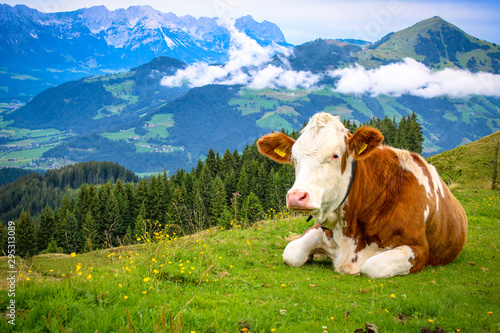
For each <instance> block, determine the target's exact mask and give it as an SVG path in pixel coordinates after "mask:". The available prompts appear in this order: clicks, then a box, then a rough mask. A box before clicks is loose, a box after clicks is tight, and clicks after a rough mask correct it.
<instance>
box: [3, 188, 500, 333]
mask: <svg viewBox="0 0 500 333" xmlns="http://www.w3.org/2000/svg"><path fill="white" fill-rule="evenodd" d="M455 194H456V196H457V198H458V199H459V200H460V201H461V202H462V204H463V206H464V208H465V209H466V212H467V215H468V217H469V235H468V239H467V243H466V246H465V248H464V249H463V251H462V253H461V254H460V255H459V257H458V258H457V259H456V260H455V261H454V262H452V263H451V264H449V265H447V266H443V267H427V268H425V270H424V271H423V272H422V273H420V274H415V275H409V276H400V277H394V278H390V279H384V280H371V279H368V278H366V277H361V276H343V275H339V274H338V273H335V272H334V271H333V269H332V266H331V262H330V261H329V260H327V259H322V258H317V259H315V261H314V262H313V263H311V264H307V265H306V266H304V267H302V268H294V267H288V266H285V265H284V264H283V263H282V257H281V254H282V252H283V249H284V248H285V246H286V244H287V243H288V241H287V240H286V238H287V237H288V236H289V235H290V233H297V234H299V233H302V232H303V231H304V230H305V229H306V228H307V226H308V224H309V223H307V222H306V221H305V220H306V219H305V218H303V217H300V218H291V217H288V215H280V216H272V218H273V220H270V221H265V222H263V223H261V224H257V225H254V226H239V225H237V224H236V223H233V228H232V229H231V230H220V229H211V230H208V231H203V232H200V233H198V234H196V235H193V236H188V237H183V238H179V239H177V238H176V237H177V236H178V235H176V234H175V233H170V235H166V234H165V233H164V232H163V231H161V230H158V232H157V233H156V235H154V237H153V239H149V238H147V237H143V238H147V239H146V243H143V244H140V245H133V246H123V247H120V248H113V249H109V250H104V251H100V252H93V253H87V254H78V255H76V256H75V257H71V256H69V255H41V256H36V257H34V258H33V261H22V260H20V259H18V258H16V266H15V269H16V271H17V277H16V291H15V298H14V299H15V306H16V310H15V313H16V321H15V324H16V326H12V325H10V324H8V323H7V321H6V320H1V321H0V330H1V331H2V332H14V331H15V332H34V331H44V332H76V331H78V332H96V331H98V332H120V331H122V332H323V331H327V332H341V331H342V332H353V331H354V330H356V329H364V328H365V324H366V323H371V324H374V325H376V326H377V327H378V329H379V332H420V330H421V329H422V328H424V327H428V328H430V329H432V330H434V329H436V328H437V327H441V328H443V329H445V331H446V332H459V331H461V332H493V331H498V330H499V329H500V326H499V322H500V302H499V297H498V289H499V283H500V276H499V275H498V272H499V271H500V265H499V261H498V260H497V259H495V256H498V249H497V245H498V237H497V231H498V220H499V219H500V211H499V207H498V205H493V204H492V203H493V202H495V201H496V202H498V199H499V198H498V193H496V192H492V191H479V192H478V191H474V190H459V191H458V192H456V193H455ZM270 213H271V212H270ZM274 218H277V219H276V220H274ZM160 229H161V228H160ZM141 241H144V239H141ZM0 267H1V269H0V275H1V279H0V281H1V288H2V290H1V291H0V311H1V312H3V313H4V315H3V317H4V318H5V317H6V314H7V313H8V312H7V305H8V304H10V303H9V302H10V299H12V297H11V296H9V295H8V292H7V289H8V288H7V285H6V281H7V280H6V274H7V273H6V272H7V271H8V269H7V260H6V258H5V257H3V258H1V259H0Z"/></svg>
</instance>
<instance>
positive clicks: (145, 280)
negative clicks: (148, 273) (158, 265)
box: [142, 277, 151, 282]
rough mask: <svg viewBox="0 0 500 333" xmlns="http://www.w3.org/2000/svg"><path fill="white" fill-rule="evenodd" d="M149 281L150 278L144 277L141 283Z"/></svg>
mask: <svg viewBox="0 0 500 333" xmlns="http://www.w3.org/2000/svg"><path fill="white" fill-rule="evenodd" d="M149 280H151V278H150V277H145V278H144V279H143V280H142V281H144V282H148V281H149Z"/></svg>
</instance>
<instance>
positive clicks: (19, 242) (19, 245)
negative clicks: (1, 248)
mask: <svg viewBox="0 0 500 333" xmlns="http://www.w3.org/2000/svg"><path fill="white" fill-rule="evenodd" d="M35 232H36V228H35V222H34V221H33V219H32V218H31V215H30V212H29V211H24V210H23V211H22V212H21V216H20V217H19V221H18V222H17V223H16V253H17V254H19V256H21V257H24V258H29V257H31V256H34V255H35V254H37V253H38V249H37V239H36V233H35Z"/></svg>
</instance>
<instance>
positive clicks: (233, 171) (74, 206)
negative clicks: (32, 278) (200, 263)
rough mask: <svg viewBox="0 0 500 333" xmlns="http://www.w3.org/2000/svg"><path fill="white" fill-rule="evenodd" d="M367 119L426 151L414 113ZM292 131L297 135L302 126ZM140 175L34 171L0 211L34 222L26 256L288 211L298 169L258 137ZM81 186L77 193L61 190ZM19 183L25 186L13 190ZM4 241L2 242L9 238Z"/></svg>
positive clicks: (7, 192)
mask: <svg viewBox="0 0 500 333" xmlns="http://www.w3.org/2000/svg"><path fill="white" fill-rule="evenodd" d="M344 124H345V126H346V127H347V128H348V129H350V130H351V131H354V130H355V129H356V127H357V126H356V124H354V123H352V122H350V121H348V120H346V121H345V122H344ZM368 125H370V126H374V127H377V128H379V129H380V130H381V131H382V133H384V135H385V137H386V140H385V142H386V143H387V144H390V145H393V146H396V147H400V148H405V149H410V150H413V151H416V152H421V151H422V143H423V136H422V132H421V131H422V127H421V126H420V124H419V123H418V121H417V117H416V114H412V115H409V116H408V117H406V118H402V120H401V122H399V123H397V122H396V121H395V120H394V119H390V118H388V117H385V118H384V119H372V120H371V121H370V123H368ZM290 136H292V137H294V138H297V137H298V132H295V131H293V132H291V133H290ZM113 166H114V168H112V169H109V168H110V167H113ZM96 168H97V169H98V170H100V172H96V171H97V170H96ZM135 180H136V178H135V177H134V176H132V175H131V174H130V172H128V171H125V170H124V169H120V168H118V167H117V166H116V165H114V164H106V163H97V162H92V163H83V164H77V165H75V166H71V167H66V168H63V169H61V170H58V171H49V172H47V175H45V176H43V177H42V176H39V175H37V174H36V175H30V176H27V177H24V178H22V179H19V180H18V181H16V182H14V183H12V184H8V185H4V186H3V187H2V188H0V189H1V191H0V193H1V194H2V197H1V198H0V200H2V201H1V202H2V205H1V206H0V212H2V214H3V215H1V217H0V218H1V219H2V221H4V223H5V222H7V221H8V220H14V219H17V218H18V217H19V219H18V222H17V226H18V227H17V228H18V230H19V229H22V230H30V232H26V233H22V234H20V235H18V238H19V239H18V243H17V244H21V245H19V246H18V247H19V248H20V254H21V255H23V256H27V255H33V254H35V253H38V252H40V251H49V252H54V251H61V252H66V253H69V252H74V251H77V252H83V251H88V250H91V249H97V248H103V247H107V246H110V245H113V246H115V245H119V244H122V243H130V242H132V243H133V242H136V241H140V239H141V238H142V235H143V234H144V232H147V233H154V232H157V231H158V230H165V229H167V230H168V233H169V234H172V233H173V232H175V233H177V234H190V233H193V232H195V231H198V230H202V229H206V228H209V227H212V226H219V227H221V228H232V227H236V226H238V225H240V224H242V223H251V222H254V221H257V220H259V219H262V218H264V217H265V216H266V214H267V215H269V214H271V215H274V214H277V213H279V212H284V211H286V201H285V197H286V193H287V191H288V189H289V188H290V187H291V185H292V183H293V181H294V169H293V167H292V166H291V165H280V164H277V163H275V162H273V161H271V160H270V159H268V158H266V157H264V156H263V155H261V154H260V153H259V152H258V150H257V145H256V142H254V144H253V145H251V146H248V145H247V146H246V147H245V148H244V149H243V151H242V152H241V154H240V153H238V151H236V150H235V151H234V152H233V153H231V151H230V150H226V152H225V153H224V154H223V155H222V156H220V155H219V154H218V153H215V152H214V150H213V149H210V151H209V152H208V154H207V158H206V160H205V161H204V162H203V161H201V160H200V161H198V164H197V166H196V168H193V169H192V170H191V172H186V171H185V170H183V169H181V170H178V171H177V173H176V174H174V175H172V176H170V177H169V176H168V174H167V173H166V172H163V173H159V174H157V175H154V176H152V177H150V178H144V179H142V180H140V181H139V182H138V183H133V182H134V181H135ZM113 181H116V183H114V184H113ZM98 184H101V185H98ZM80 185H81V186H80ZM78 186H80V188H79V190H78V191H77V192H76V193H75V191H71V192H67V191H64V188H65V187H70V188H76V187H78ZM20 187H24V188H25V189H26V191H16V188H17V189H19V188H20ZM61 197H62V198H61ZM9 198H14V200H16V198H18V199H19V200H16V201H11V200H9ZM4 200H5V201H4ZM15 203H19V204H17V205H16V204H15ZM21 207H22V208H24V209H22V208H21ZM42 209H43V211H42ZM40 211H41V214H40V216H38V215H37V214H38V213H39V212H40ZM35 214H36V215H37V216H36V218H33V216H34V215H35ZM35 220H36V222H35ZM2 232H4V233H5V232H6V229H5V228H4V229H3V231H2ZM23 237H25V238H26V239H23ZM3 239H4V240H5V238H3ZM23 244H25V245H26V246H24V245H23ZM2 246H3V249H5V247H4V246H5V243H3V245H2Z"/></svg>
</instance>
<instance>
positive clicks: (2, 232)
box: [0, 221, 9, 256]
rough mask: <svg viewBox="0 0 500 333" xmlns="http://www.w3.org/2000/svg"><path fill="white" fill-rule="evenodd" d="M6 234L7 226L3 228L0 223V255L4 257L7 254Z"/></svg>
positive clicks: (0, 222)
mask: <svg viewBox="0 0 500 333" xmlns="http://www.w3.org/2000/svg"><path fill="white" fill-rule="evenodd" d="M8 232H9V230H8V229H7V226H4V225H3V223H2V221H0V254H1V255H4V256H6V255H7V254H8V249H7V245H8V239H7V237H8Z"/></svg>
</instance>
